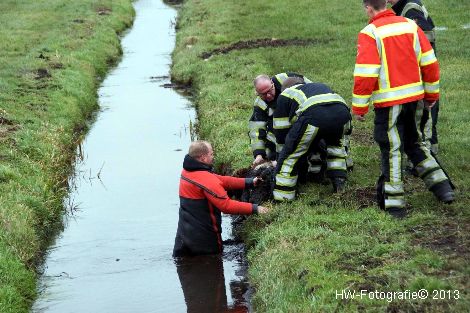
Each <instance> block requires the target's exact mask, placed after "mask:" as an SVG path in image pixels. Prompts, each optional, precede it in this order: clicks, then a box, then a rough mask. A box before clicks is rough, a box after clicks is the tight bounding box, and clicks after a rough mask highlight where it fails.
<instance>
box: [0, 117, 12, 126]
mask: <svg viewBox="0 0 470 313" xmlns="http://www.w3.org/2000/svg"><path fill="white" fill-rule="evenodd" d="M13 124H14V123H13V122H12V121H11V120H9V119H7V118H6V117H3V116H0V125H13Z"/></svg>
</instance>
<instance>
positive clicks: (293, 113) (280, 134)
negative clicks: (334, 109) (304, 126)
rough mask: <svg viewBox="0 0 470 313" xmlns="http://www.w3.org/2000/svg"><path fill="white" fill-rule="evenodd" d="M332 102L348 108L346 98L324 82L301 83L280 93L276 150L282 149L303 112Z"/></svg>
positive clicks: (275, 127)
mask: <svg viewBox="0 0 470 313" xmlns="http://www.w3.org/2000/svg"><path fill="white" fill-rule="evenodd" d="M330 103H341V104H344V106H345V107H346V108H347V105H346V102H345V101H344V99H343V98H342V97H341V96H339V95H338V94H336V93H334V92H333V90H331V88H330V87H328V86H327V85H325V84H322V83H307V84H300V85H295V86H292V87H290V88H287V89H286V90H284V91H283V92H282V93H281V94H280V95H279V98H278V100H277V106H276V110H275V111H274V117H273V128H274V134H275V136H276V145H277V146H276V150H277V151H279V152H280V151H281V150H282V148H283V146H284V144H285V140H286V136H287V133H288V132H289V130H290V128H291V126H292V124H294V122H295V121H297V119H298V118H299V116H300V115H301V114H304V112H306V111H311V110H313V109H315V108H318V107H320V106H323V105H326V104H330ZM348 111H349V109H348ZM314 116H315V115H314ZM316 118H317V119H318V120H319V122H320V120H321V119H322V117H321V116H317V117H316Z"/></svg>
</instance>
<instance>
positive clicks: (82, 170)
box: [32, 0, 249, 313]
mask: <svg viewBox="0 0 470 313" xmlns="http://www.w3.org/2000/svg"><path fill="white" fill-rule="evenodd" d="M134 5H135V9H136V13H137V16H136V20H135V23H134V26H133V27H132V29H131V30H130V31H129V32H128V33H127V35H126V36H125V37H124V38H123V40H122V45H123V50H124V56H123V59H122V61H121V63H120V64H119V65H118V66H117V68H116V69H114V70H113V71H112V72H111V73H110V74H109V76H108V77H107V78H106V79H105V81H104V82H103V84H102V87H101V88H100V89H99V101H100V104H101V108H102V110H101V111H100V112H99V114H98V115H97V118H96V121H95V122H94V124H93V126H92V128H91V130H90V132H89V134H88V135H87V137H86V139H85V141H84V142H83V145H82V147H81V151H82V154H83V160H79V161H78V162H77V165H76V175H75V177H74V178H73V179H72V180H73V186H74V188H73V190H72V192H71V194H70V196H69V199H68V200H67V203H68V205H67V206H68V210H70V211H71V212H72V214H69V216H68V217H67V218H66V221H65V225H66V227H65V231H64V232H63V233H62V234H60V235H59V236H58V238H57V239H56V240H55V242H54V243H53V244H52V246H51V247H50V249H49V251H48V256H47V259H46V262H45V265H44V274H43V275H42V277H41V279H40V282H39V287H38V288H39V292H40V296H39V299H38V300H37V301H36V303H35V304H34V306H33V309H32V311H33V312H60V313H74V312H77V313H85V312H113V313H116V312H225V311H227V312H228V311H230V312H233V311H237V312H246V311H248V306H249V305H248V301H247V300H246V292H245V291H246V289H247V284H246V282H245V281H244V278H243V271H244V268H245V267H244V265H243V259H242V256H241V252H240V247H239V246H237V245H232V246H229V247H228V248H227V249H226V251H227V252H226V253H225V255H224V256H223V257H217V256H215V257H198V258H191V259H185V260H181V261H178V262H177V261H175V260H174V259H173V258H172V257H171V253H172V248H173V242H174V235H175V231H176V226H177V221H178V203H179V199H178V182H179V174H180V171H181V165H182V161H183V158H184V155H185V153H186V151H187V148H188V144H189V142H190V132H189V124H190V121H194V119H195V112H194V110H193V109H192V108H191V104H190V102H189V100H188V99H186V98H184V97H183V96H182V95H180V94H178V93H177V92H175V91H174V90H172V89H168V88H164V87H162V86H161V85H163V84H168V83H170V81H169V79H168V78H167V77H168V72H169V64H170V63H171V58H170V53H171V51H172V49H173V47H174V30H173V28H174V21H175V18H176V11H175V10H174V9H173V8H171V7H168V6H166V5H164V4H163V3H162V2H161V1H160V0H139V1H137V2H135V4H134ZM228 224H229V223H228V222H227V221H225V222H224V228H225V229H224V233H225V235H224V239H227V236H228V235H230V231H229V225H228Z"/></svg>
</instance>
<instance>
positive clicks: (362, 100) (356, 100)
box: [352, 94, 371, 108]
mask: <svg viewBox="0 0 470 313" xmlns="http://www.w3.org/2000/svg"><path fill="white" fill-rule="evenodd" d="M370 97H371V96H370V95H368V96H363V95H356V94H353V97H352V105H353V106H355V107H360V108H363V107H367V106H368V105H369V99H370Z"/></svg>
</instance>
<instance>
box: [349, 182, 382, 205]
mask: <svg viewBox="0 0 470 313" xmlns="http://www.w3.org/2000/svg"><path fill="white" fill-rule="evenodd" d="M376 193H377V192H376V190H375V186H367V187H358V188H354V189H351V191H349V192H347V193H346V194H345V195H343V197H344V199H346V200H347V201H350V202H353V203H356V204H358V205H359V209H364V208H367V207H370V206H374V205H376V203H377V200H376Z"/></svg>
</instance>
